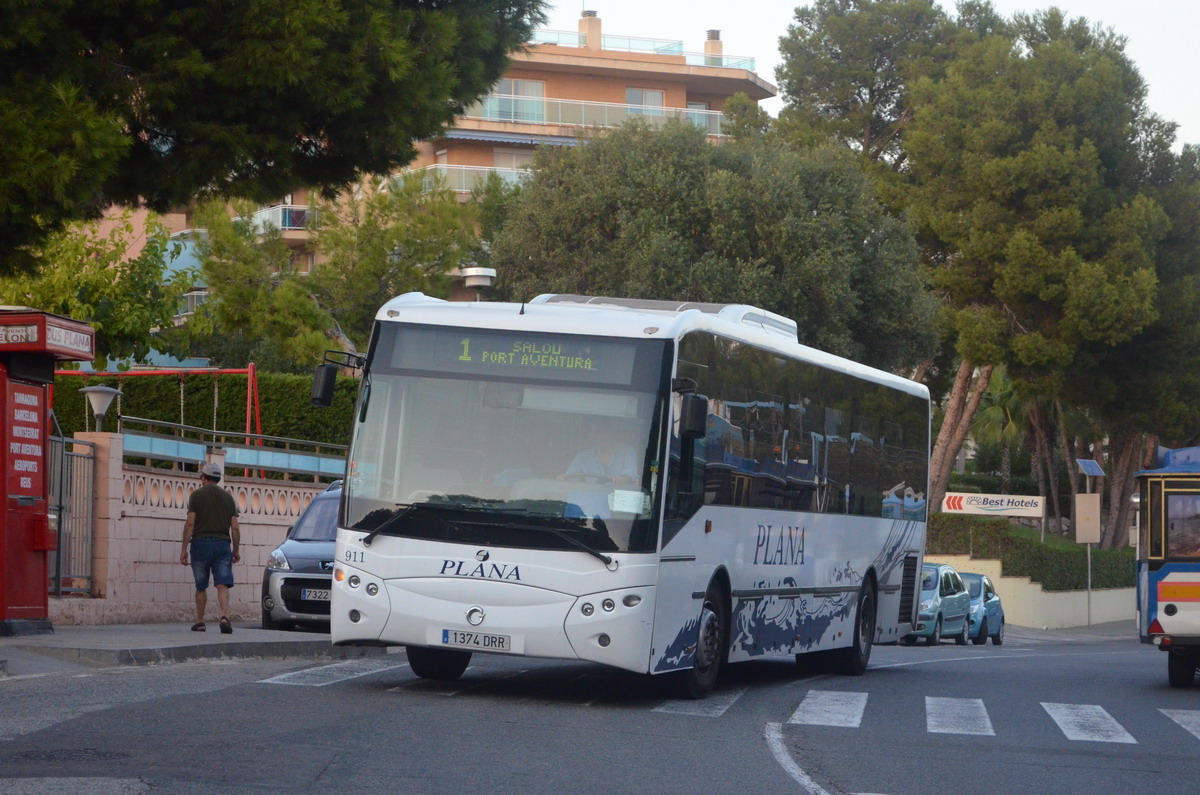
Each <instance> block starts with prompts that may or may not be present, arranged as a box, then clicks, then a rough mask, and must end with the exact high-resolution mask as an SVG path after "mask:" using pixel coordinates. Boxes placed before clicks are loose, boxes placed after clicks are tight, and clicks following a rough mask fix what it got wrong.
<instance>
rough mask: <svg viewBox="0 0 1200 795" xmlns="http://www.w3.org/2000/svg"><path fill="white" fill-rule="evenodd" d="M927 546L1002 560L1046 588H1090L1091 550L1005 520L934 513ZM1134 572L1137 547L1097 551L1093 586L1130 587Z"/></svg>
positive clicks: (1011, 571) (933, 551)
mask: <svg viewBox="0 0 1200 795" xmlns="http://www.w3.org/2000/svg"><path fill="white" fill-rule="evenodd" d="M925 546H926V551H927V552H928V553H929V554H934V555H970V556H971V557H972V558H993V559H999V560H1000V561H1001V571H1002V572H1003V573H1004V574H1008V575H1013V576H1018V577H1029V578H1030V579H1031V580H1033V581H1034V582H1037V583H1041V585H1042V587H1043V588H1045V589H1046V590H1047V591H1075V590H1083V589H1085V588H1087V550H1086V549H1085V548H1084V547H1083V546H1082V545H1074V546H1056V545H1052V544H1043V543H1040V542H1039V541H1037V540H1035V539H1032V538H1027V537H1025V536H1023V535H1022V533H1021V531H1020V529H1019V528H1017V527H1015V526H1014V525H1012V524H1011V523H1009V522H1008V521H1006V520H1004V519H993V518H988V517H979V516H967V515H963V514H947V513H935V514H932V515H931V516H930V517H929V532H928V537H927V539H926V545H925ZM1135 571H1136V569H1135V558H1134V552H1133V550H1132V549H1102V550H1097V549H1093V550H1092V588H1130V587H1132V586H1133V585H1134V581H1135Z"/></svg>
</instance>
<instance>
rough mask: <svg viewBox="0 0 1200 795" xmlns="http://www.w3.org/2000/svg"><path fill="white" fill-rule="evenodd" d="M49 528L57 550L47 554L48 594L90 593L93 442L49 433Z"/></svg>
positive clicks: (94, 464) (94, 448)
mask: <svg viewBox="0 0 1200 795" xmlns="http://www.w3.org/2000/svg"><path fill="white" fill-rule="evenodd" d="M49 441H50V450H49V453H50V494H49V498H50V499H49V503H50V505H49V507H50V527H51V529H52V530H53V529H55V528H57V532H58V551H57V552H55V553H52V554H51V555H50V572H49V574H50V593H51V594H53V595H55V596H61V595H62V594H64V593H83V594H88V593H91V590H92V505H93V504H94V493H93V492H94V482H93V480H92V472H93V470H94V468H95V466H96V445H95V444H94V443H93V442H82V441H79V440H78V439H64V438H63V437H61V436H50V437H49Z"/></svg>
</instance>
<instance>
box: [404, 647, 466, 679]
mask: <svg viewBox="0 0 1200 795" xmlns="http://www.w3.org/2000/svg"><path fill="white" fill-rule="evenodd" d="M404 651H405V654H406V655H407V656H408V666H409V667H410V668H412V672H413V673H414V674H416V675H417V676H419V677H421V678H422V679H438V680H441V681H443V682H453V681H454V680H455V679H457V678H458V677H460V676H462V675H463V671H465V670H467V665H469V664H470V662H471V652H469V651H459V650H458V649H430V648H427V647H425V646H405V647H404Z"/></svg>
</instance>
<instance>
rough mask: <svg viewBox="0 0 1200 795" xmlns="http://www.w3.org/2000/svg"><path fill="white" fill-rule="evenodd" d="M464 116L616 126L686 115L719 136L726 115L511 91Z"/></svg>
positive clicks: (468, 110)
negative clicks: (547, 97) (634, 121)
mask: <svg viewBox="0 0 1200 795" xmlns="http://www.w3.org/2000/svg"><path fill="white" fill-rule="evenodd" d="M463 116H464V117H465V118H468V119H484V120H486V121H511V122H520V123H524V124H566V125H573V126H579V127H617V126H619V125H620V124H622V123H623V122H625V121H627V120H628V119H630V118H633V117H637V118H640V119H644V120H646V121H647V122H649V123H650V124H652V125H653V124H661V123H663V122H665V121H666V120H667V119H672V118H681V117H682V118H685V119H687V120H688V121H690V122H691V123H692V124H695V125H696V126H697V127H699V128H700V129H702V130H704V131H705V132H706V133H707V134H709V135H721V134H722V133H721V125H722V124H723V123H724V121H725V114H723V113H721V112H720V111H717V110H689V109H687V108H666V107H659V106H655V105H620V104H617V103H613V102H581V101H579V100H574V99H544V98H538V97H522V96H515V95H511V94H490V95H488V96H486V97H484V98H483V99H482V100H481V101H479V102H476V103H475V104H473V105H469V106H467V108H466V109H465V110H464V111H463Z"/></svg>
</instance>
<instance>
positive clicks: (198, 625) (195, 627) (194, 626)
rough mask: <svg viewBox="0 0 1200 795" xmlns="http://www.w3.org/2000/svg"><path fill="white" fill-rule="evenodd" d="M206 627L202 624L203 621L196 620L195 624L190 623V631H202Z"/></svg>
mask: <svg viewBox="0 0 1200 795" xmlns="http://www.w3.org/2000/svg"><path fill="white" fill-rule="evenodd" d="M207 629H208V627H206V626H204V622H203V621H197V622H196V623H195V624H192V632H204V631H206V630H207Z"/></svg>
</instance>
